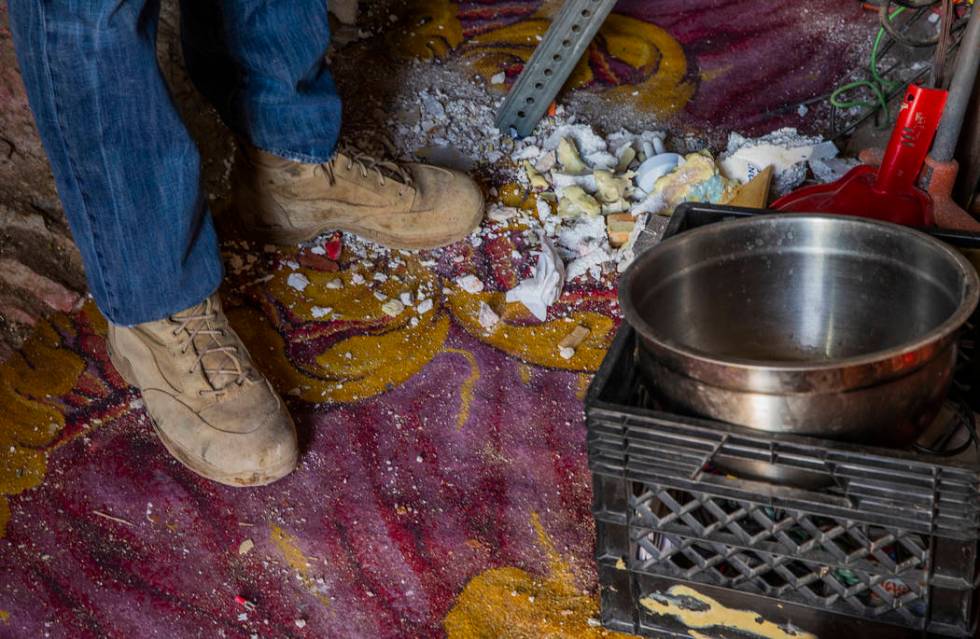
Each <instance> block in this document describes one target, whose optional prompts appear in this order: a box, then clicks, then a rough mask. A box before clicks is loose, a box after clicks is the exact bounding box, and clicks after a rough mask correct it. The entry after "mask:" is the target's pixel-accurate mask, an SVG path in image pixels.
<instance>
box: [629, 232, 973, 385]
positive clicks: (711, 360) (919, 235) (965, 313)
mask: <svg viewBox="0 0 980 639" xmlns="http://www.w3.org/2000/svg"><path fill="white" fill-rule="evenodd" d="M788 218H793V219H800V218H808V219H820V220H829V221H831V222H833V223H837V222H843V223H849V224H863V225H866V226H869V227H878V228H882V229H888V230H889V231H890V232H897V233H902V234H905V235H906V236H907V237H908V238H909V239H911V240H915V241H919V242H923V243H926V244H930V245H931V246H932V247H933V248H934V249H936V250H937V251H940V252H942V253H944V254H945V255H946V256H947V257H948V258H949V259H950V260H951V261H952V262H953V263H954V264H955V265H956V267H957V268H958V269H959V270H960V272H961V273H962V274H963V280H964V292H963V296H962V298H961V299H960V302H959V305H958V306H957V308H956V311H955V312H954V313H953V314H952V315H950V316H949V317H948V318H947V319H946V320H945V321H943V323H941V324H940V325H939V326H937V327H935V328H933V329H932V330H930V331H928V332H926V333H923V334H922V335H921V336H920V337H918V338H917V339H915V340H911V341H908V342H906V343H904V344H902V345H900V346H895V347H892V348H889V349H884V350H878V351H872V352H869V353H864V354H862V355H854V356H851V357H843V358H838V359H827V360H819V361H814V362H812V363H800V362H785V361H770V360H754V359H745V358H737V357H732V358H720V357H716V356H713V355H711V354H710V353H706V352H704V351H701V350H698V349H694V348H690V347H687V346H684V345H681V344H677V343H674V342H669V341H666V340H664V339H661V338H660V337H658V335H657V334H656V332H655V331H654V330H653V329H652V327H651V326H650V324H649V323H648V322H647V321H646V320H644V319H643V317H642V316H641V315H640V314H639V313H638V312H637V310H636V306H635V305H634V304H633V300H632V298H631V296H629V295H628V292H629V291H630V290H631V289H632V283H633V279H634V278H635V277H636V274H637V272H639V270H640V269H641V268H642V267H643V266H644V265H645V264H646V263H647V262H650V261H652V260H654V259H656V256H657V253H658V252H660V251H662V250H665V249H664V247H670V246H672V245H674V244H677V243H680V242H685V241H687V242H691V241H694V240H696V239H697V237H698V236H699V235H703V234H708V233H709V232H715V233H716V232H718V228H719V227H720V226H723V225H724V226H725V227H726V228H731V227H736V226H750V225H755V224H760V223H765V222H769V221H773V220H785V219H788ZM978 299H980V278H978V276H977V271H976V270H975V269H974V268H973V265H972V264H970V262H969V260H967V259H966V258H965V257H964V256H963V255H962V254H960V253H959V252H958V251H956V250H955V249H954V248H952V247H951V246H949V245H947V244H945V243H943V242H941V241H939V240H937V239H936V238H934V237H932V236H930V235H928V234H927V233H923V232H922V231H919V230H916V229H912V228H909V227H906V226H900V225H898V224H892V223H890V222H883V221H880V220H872V219H868V218H862V217H854V216H849V215H836V214H820V213H779V214H775V215H757V216H752V217H748V218H741V219H735V220H725V221H721V222H715V223H713V224H709V225H707V226H702V227H700V228H696V229H692V230H690V231H685V232H683V233H680V234H678V235H675V236H674V237H671V238H668V239H666V240H664V241H663V242H661V243H660V244H657V245H656V246H654V247H652V248H650V249H649V250H647V251H645V252H644V253H642V254H641V255H639V256H638V257H637V258H636V259H635V260H634V261H633V263H632V264H631V265H630V266H629V268H627V269H626V272H625V273H623V276H622V278H621V279H620V282H619V303H620V306H621V307H622V309H623V316H624V318H625V319H626V321H627V322H628V323H629V324H630V325H631V326H632V327H633V328H634V329H635V330H636V332H637V333H639V335H640V337H641V338H642V339H643V341H645V342H647V343H649V344H651V345H653V346H655V347H657V348H658V349H663V350H664V351H667V352H671V353H674V354H677V355H680V356H682V357H686V358H690V359H691V360H694V361H697V362H701V363H704V364H707V365H709V366H725V367H732V368H736V369H741V370H744V371H765V372H770V373H811V372H821V371H825V370H833V369H839V368H851V367H862V366H868V365H874V364H876V363H878V362H882V361H886V360H890V359H893V358H897V357H902V356H903V355H907V354H910V353H915V352H917V351H921V350H923V349H927V348H928V347H929V346H930V345H933V344H936V343H937V342H939V341H941V340H943V339H945V338H948V337H950V336H951V335H953V334H954V333H955V332H956V331H958V330H959V328H960V327H961V326H962V325H963V324H964V323H965V322H966V321H967V320H968V319H969V318H970V316H971V315H972V314H973V311H974V309H975V308H976V306H977V301H978Z"/></svg>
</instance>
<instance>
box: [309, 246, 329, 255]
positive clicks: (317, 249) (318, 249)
mask: <svg viewBox="0 0 980 639" xmlns="http://www.w3.org/2000/svg"><path fill="white" fill-rule="evenodd" d="M310 253H314V254H316V255H326V254H327V249H325V248H323V247H322V246H314V247H313V248H311V249H310Z"/></svg>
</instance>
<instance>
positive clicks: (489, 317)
mask: <svg viewBox="0 0 980 639" xmlns="http://www.w3.org/2000/svg"><path fill="white" fill-rule="evenodd" d="M477 319H478V320H479V322H480V326H482V327H483V330H485V331H486V332H488V333H490V332H492V331H493V329H495V328H497V324H499V323H500V316H499V315H497V313H495V312H494V310H493V309H492V308H490V305H489V304H487V303H486V302H480V313H479V315H478V316H477Z"/></svg>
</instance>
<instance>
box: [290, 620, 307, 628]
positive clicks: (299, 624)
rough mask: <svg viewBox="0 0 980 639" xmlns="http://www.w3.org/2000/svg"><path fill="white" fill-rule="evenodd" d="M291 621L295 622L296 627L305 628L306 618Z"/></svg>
mask: <svg viewBox="0 0 980 639" xmlns="http://www.w3.org/2000/svg"><path fill="white" fill-rule="evenodd" d="M293 623H294V624H296V627H297V628H305V627H306V620H305V619H297V620H295V621H294V622H293Z"/></svg>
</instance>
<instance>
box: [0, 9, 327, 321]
mask: <svg viewBox="0 0 980 639" xmlns="http://www.w3.org/2000/svg"><path fill="white" fill-rule="evenodd" d="M9 7H10V23H11V31H12V32H13V36H14V44H15V47H16V50H17V58H18V61H19V62H20V67H21V71H22V74H23V77H24V84H25V85H26V87H27V95H28V99H29V101H30V104H31V109H32V110H33V112H34V116H35V119H36V120H37V125H38V129H39V131H40V134H41V140H42V142H43V143H44V147H45V150H46V151H47V154H48V157H49V159H50V161H51V168H52V171H53V173H54V177H55V181H56V182H57V185H58V192H59V194H60V195H61V200H62V203H63V204H64V208H65V213H66V215H67V217H68V222H69V224H70V225H71V229H72V233H73V235H74V236H75V241H76V242H77V243H78V246H79V249H80V250H81V254H82V258H83V260H84V262H85V270H86V273H87V276H88V281H89V287H90V289H91V292H92V295H93V296H94V297H95V300H96V302H97V303H98V305H99V308H100V309H101V310H102V311H103V312H104V313H105V315H106V316H107V317H108V318H109V319H110V320H111V321H112V322H115V323H117V324H127V325H128V324H138V323H141V322H147V321H152V320H158V319H162V318H164V317H167V316H168V315H171V314H173V313H176V312H177V311H180V310H183V309H185V308H187V307H189V306H193V305H194V304H197V303H199V302H201V301H202V300H203V299H204V298H205V297H207V296H208V295H210V294H211V293H212V292H214V291H215V290H216V289H217V288H218V285H219V283H220V282H221V278H222V268H221V259H220V255H219V253H218V242H217V237H216V236H215V231H214V225H213V223H212V221H211V215H210V213H209V211H208V207H207V198H206V197H205V194H204V192H203V190H202V182H201V161H200V156H199V154H198V151H197V147H196V146H195V144H194V141H193V140H192V139H191V138H190V135H189V134H188V132H187V129H186V128H185V126H184V124H183V122H181V120H180V117H179V115H178V114H177V111H176V109H175V108H174V104H173V101H172V99H171V97H170V94H169V93H168V90H167V86H166V84H165V82H164V79H163V77H162V75H161V73H160V68H159V66H158V65H157V59H156V53H155V41H156V27H157V21H158V17H159V12H160V3H159V0H9ZM181 22H182V24H181V29H182V46H183V51H184V57H185V59H186V62H187V67H188V71H189V73H190V76H191V79H192V80H193V81H194V84H195V85H196V86H197V87H198V89H199V90H200V91H201V92H202V93H203V94H204V95H205V96H206V97H207V98H208V99H209V100H210V101H211V103H212V104H214V106H215V108H216V109H217V110H218V112H219V113H220V114H221V117H222V118H223V119H224V121H225V122H226V123H227V124H228V126H229V127H230V128H231V129H232V131H234V133H235V134H236V135H238V136H239V137H240V138H241V139H242V140H243V141H245V142H247V143H249V144H252V145H254V146H256V147H258V148H260V149H263V150H266V151H269V152H272V153H275V154H277V155H280V156H283V157H287V158H290V159H295V160H303V161H308V162H322V161H325V160H327V159H329V158H330V156H331V155H332V154H333V151H334V147H335V145H336V142H337V136H338V134H339V130H340V98H339V97H338V96H337V91H336V87H335V86H334V82H333V79H332V78H331V77H330V73H329V71H328V70H327V68H326V65H325V62H324V54H325V52H326V50H327V45H328V43H329V40H330V33H329V29H328V23H327V4H326V1H325V0H289V1H288V2H286V1H282V0H280V1H279V2H268V1H265V0H183V1H182V2H181Z"/></svg>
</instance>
